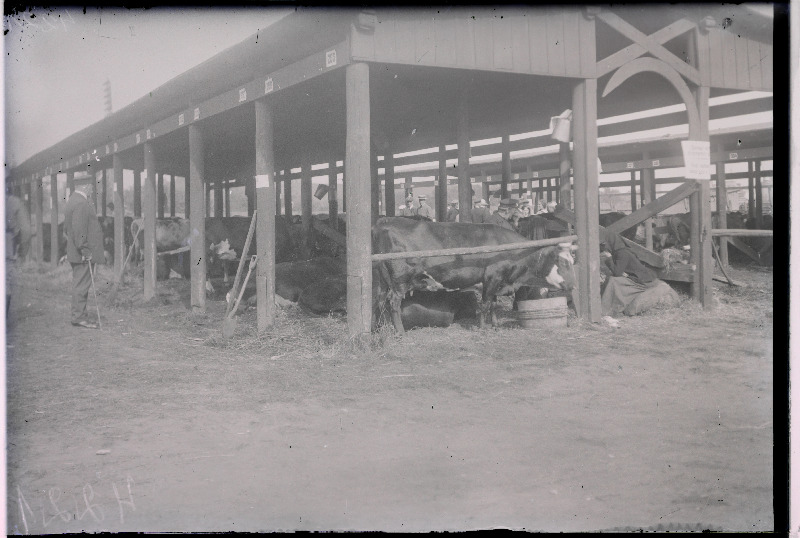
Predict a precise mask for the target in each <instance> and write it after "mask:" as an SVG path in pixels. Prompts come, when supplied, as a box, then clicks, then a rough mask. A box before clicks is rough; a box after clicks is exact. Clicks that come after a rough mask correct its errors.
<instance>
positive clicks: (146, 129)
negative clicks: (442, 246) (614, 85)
mask: <svg viewBox="0 0 800 538" xmlns="http://www.w3.org/2000/svg"><path fill="white" fill-rule="evenodd" d="M729 9H734V10H736V11H735V13H733V12H732V13H731V14H730V15H731V16H730V17H727V16H726V13H728V11H727V10H729ZM612 13H613V14H615V15H616V16H619V17H621V18H622V19H624V20H625V21H627V22H628V23H630V24H631V25H633V26H635V27H636V28H637V29H638V30H640V31H641V32H643V33H644V34H647V35H650V34H651V33H654V32H658V31H660V29H663V28H664V27H665V26H666V25H669V24H672V23H674V24H676V25H677V26H676V27H679V28H683V27H685V26H686V25H687V24H688V22H691V24H693V25H694V24H698V23H699V22H700V21H702V20H703V19H704V18H705V17H706V16H708V15H711V16H712V17H713V18H714V20H715V21H716V22H715V25H710V26H711V27H710V28H708V34H707V35H708V36H709V37H708V42H709V45H710V46H709V49H708V51H709V57H708V58H707V60H709V65H710V66H711V69H710V70H708V71H703V72H702V73H701V76H702V77H703V80H704V81H706V82H708V83H709V85H710V86H712V88H719V89H717V90H712V95H714V94H715V93H717V94H719V93H724V92H726V91H730V90H731V89H770V88H771V87H772V86H771V83H772V57H771V47H772V43H771V21H769V20H766V19H765V18H763V17H759V16H756V15H752V14H750V12H749V11H746V10H744V11H743V10H742V9H740V8H738V7H736V6H734V7H732V8H726V7H725V6H722V7H719V6H705V5H699V6H692V7H691V8H689V7H687V6H680V7H679V8H678V7H670V6H647V7H644V8H616V7H615V8H613V10H612ZM720 17H721V18H720ZM726 17H727V18H730V19H732V20H733V23H732V24H728V25H727V26H726V28H725V29H723V28H722V24H723V22H722V21H724V19H725V18H726ZM687 21H688V22H687ZM351 24H353V29H352V30H351ZM681 25H684V26H683V27H682V26H681ZM707 26H708V25H707ZM730 30H735V31H737V32H740V33H737V34H736V35H737V37H736V38H735V39H734V41H733V42H731V37H730V36H731V35H733V34H732V33H730ZM689 33H693V32H691V31H690V32H689ZM738 36H742V37H738ZM688 38H689V37H688V34H687V33H686V32H684V33H683V34H680V35H679V36H678V37H676V38H674V39H671V40H668V41H667V42H665V43H664V47H665V48H666V49H667V50H669V51H670V52H672V53H678V52H680V51H681V50H683V49H685V48H686V40H687V39H688ZM630 45H631V40H630V39H629V38H626V37H625V36H622V35H620V33H619V32H618V31H617V30H615V29H613V28H611V27H609V25H608V24H606V23H604V22H602V21H599V20H597V19H596V18H594V19H593V18H592V14H591V13H587V12H586V11H585V10H582V9H579V8H576V7H567V8H560V7H559V8H518V7H510V8H506V7H504V8H458V9H456V8H450V9H441V8H439V9H436V8H430V9H422V8H417V9H413V10H405V9H402V10H399V9H386V10H384V9H378V10H376V11H375V12H374V15H372V14H370V13H369V12H367V13H366V14H365V13H364V12H358V11H355V10H345V9H328V10H319V9H308V10H298V11H297V12H295V13H293V14H291V15H289V16H287V17H285V18H284V19H282V20H280V21H278V22H277V23H275V24H274V25H272V26H270V27H269V28H268V29H267V30H266V31H263V32H261V33H260V34H259V35H258V36H257V38H256V36H252V37H250V38H248V39H247V40H245V41H243V42H242V43H240V44H238V45H236V46H234V47H231V48H230V49H227V50H226V51H223V52H222V53H220V54H218V55H217V56H215V57H213V58H211V59H210V60H208V61H206V62H204V63H203V64H201V65H199V66H197V67H195V68H193V69H190V70H189V71H187V72H186V73H183V74H182V75H180V76H178V77H176V78H175V79H173V80H171V81H169V82H167V83H166V84H164V85H162V86H160V87H159V88H156V89H155V90H153V91H152V92H150V93H149V94H148V96H146V97H143V98H141V99H139V100H137V101H135V102H134V103H132V104H131V105H129V106H127V107H125V108H123V109H122V110H120V111H118V112H116V113H114V114H112V115H111V116H109V117H107V118H105V119H103V120H101V121H100V122H97V123H96V124H94V125H92V126H90V127H87V128H86V129H83V130H81V131H79V132H78V133H76V134H74V135H72V136H71V137H69V138H67V139H65V140H64V141H62V142H60V143H58V144H56V145H54V146H52V147H51V148H48V149H47V150H44V151H42V152H40V153H38V154H37V155H35V156H33V157H32V158H30V159H28V160H27V161H26V162H24V163H23V164H22V165H20V166H19V167H17V168H16V169H15V170H13V171H12V176H13V177H17V178H19V177H23V176H29V175H31V174H39V175H46V174H47V173H49V172H48V171H47V169H46V167H53V168H52V169H51V170H50V172H52V171H58V170H57V169H56V168H55V167H58V166H62V167H64V165H63V163H64V162H65V161H66V160H69V162H68V164H67V166H66V167H67V168H73V169H74V168H76V167H79V166H80V165H81V164H83V163H85V162H88V161H89V156H90V155H91V154H92V152H93V151H96V152H97V153H98V154H99V155H100V157H101V158H102V159H106V158H110V156H111V155H112V154H113V153H115V152H120V153H122V154H123V155H124V156H125V157H126V159H125V160H126V166H127V167H132V168H136V167H137V165H136V163H135V162H134V161H139V160H141V158H140V157H137V155H138V156H140V155H141V147H142V143H143V142H145V141H146V140H147V139H149V138H150V136H151V135H152V136H153V137H154V138H156V139H157V143H156V144H155V145H154V146H155V148H156V151H157V155H158V163H159V168H163V170H164V172H165V173H173V172H174V173H185V170H186V168H187V167H188V134H187V129H186V128H185V126H186V125H188V124H189V123H191V122H192V121H194V118H193V117H192V112H193V111H195V113H197V111H199V110H200V109H202V112H201V114H200V116H199V120H198V121H202V122H203V129H204V131H205V133H206V136H207V143H206V151H207V165H206V166H207V175H208V177H209V179H210V180H214V179H216V178H220V177H222V176H226V175H230V176H237V175H240V174H245V175H251V174H252V170H251V169H252V167H253V166H254V165H253V162H254V148H253V147H252V146H253V140H254V136H253V133H254V119H253V111H252V110H253V100H254V99H255V98H258V97H260V96H263V95H264V92H265V91H266V89H265V77H268V76H269V77H270V80H271V79H272V78H274V79H275V95H274V97H272V99H275V103H276V106H275V107H274V108H275V110H276V118H275V138H276V140H275V144H276V146H275V155H276V160H277V161H278V164H279V165H281V166H298V165H299V163H300V160H301V159H302V158H303V156H304V155H305V154H308V155H310V156H311V158H312V159H316V160H325V159H328V158H331V157H335V158H339V159H341V158H343V156H344V142H345V112H346V111H345V93H344V90H345V84H344V70H343V69H339V68H340V67H342V66H344V65H347V64H348V63H349V62H351V61H358V60H364V61H369V62H371V64H372V67H371V69H370V95H371V101H372V102H371V123H372V138H373V144H374V145H375V146H376V148H377V149H378V150H379V151H381V150H383V149H384V148H386V147H391V148H392V149H393V150H394V151H395V152H399V151H406V150H411V149H418V148H423V147H430V146H432V145H438V144H441V143H454V142H455V139H456V137H455V131H456V124H457V111H456V103H457V102H458V99H457V96H458V95H459V93H460V92H462V91H467V92H468V95H469V104H470V106H469V110H470V136H471V138H472V139H473V140H474V139H478V138H482V137H489V136H499V135H500V134H505V133H518V132H525V131H530V130H535V129H544V128H547V125H548V121H549V118H550V117H551V116H554V115H557V114H559V113H560V112H561V111H563V110H564V109H566V108H570V107H571V106H572V88H573V86H574V82H575V78H576V77H592V76H594V75H595V69H596V66H597V65H598V64H597V62H600V61H601V60H603V59H604V58H606V57H608V56H609V55H613V54H615V53H618V52H619V51H620V50H621V49H625V48H626V47H630ZM331 50H335V52H336V53H337V55H338V61H337V62H335V65H328V64H326V59H325V54H326V53H327V52H329V51H331ZM592 53H594V57H595V59H596V61H590V60H591V57H592ZM756 57H757V58H758V61H757V62H755V63H754V61H755V58H756ZM720 58H722V60H721V61H720ZM744 58H747V59H748V61H747V62H745V61H744ZM696 61H698V62H699V61H700V59H697V60H696ZM731 66H734V68H733V72H734V76H732V75H731V74H730V72H731V69H730V68H731ZM531 75H534V76H531ZM610 76H611V73H607V74H605V75H603V76H602V77H600V79H599V80H598V87H599V88H600V89H601V91H602V88H603V86H604V85H605V83H606V82H607V81H608V79H609V78H610ZM281 77H283V78H281ZM632 80H635V83H632V82H630V81H629V82H627V83H625V84H623V85H622V86H621V87H620V88H618V89H617V90H615V91H614V92H612V93H611V94H610V95H609V96H608V97H604V98H601V97H600V96H598V116H599V117H608V116H612V115H617V114H624V113H630V112H636V111H642V110H647V109H651V108H655V107H660V106H666V105H671V104H676V103H679V102H680V99H679V97H678V95H677V94H676V93H675V91H674V90H673V89H672V88H671V87H670V86H669V85H668V84H666V83H665V82H664V80H663V79H662V78H661V77H659V76H658V75H656V74H654V73H641V74H639V75H636V76H635V79H632ZM282 81H283V82H282ZM282 84H284V85H285V89H284V86H282ZM289 86H291V87H289ZM243 90H245V93H246V97H245V98H244V99H242V98H241V97H242V93H241V92H242V91H243ZM237 97H238V99H237ZM212 116H213V117H212ZM115 143H117V146H118V147H116V148H115ZM84 154H85V160H84ZM76 157H80V160H78V158H76ZM83 166H85V164H83ZM138 166H141V165H138ZM62 169H64V168H62Z"/></svg>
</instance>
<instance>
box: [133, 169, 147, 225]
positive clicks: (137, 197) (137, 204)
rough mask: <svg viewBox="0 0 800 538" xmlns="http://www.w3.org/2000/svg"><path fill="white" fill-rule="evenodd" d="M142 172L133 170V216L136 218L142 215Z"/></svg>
mask: <svg viewBox="0 0 800 538" xmlns="http://www.w3.org/2000/svg"><path fill="white" fill-rule="evenodd" d="M142 174H144V171H143V170H134V171H133V216H134V217H135V218H137V219H138V218H141V216H142Z"/></svg>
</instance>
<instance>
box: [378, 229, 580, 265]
mask: <svg viewBox="0 0 800 538" xmlns="http://www.w3.org/2000/svg"><path fill="white" fill-rule="evenodd" d="M577 239H578V236H577V235H567V236H564V237H553V238H550V239H538V240H536V241H520V242H518V243H506V244H505V245H491V246H485V247H459V248H446V249H442V250H414V251H411V252H387V253H384V254H373V255H372V261H373V262H382V261H387V260H402V259H406V258H434V257H438V256H464V255H468V254H491V253H495V252H504V251H507V250H521V249H525V248H539V247H548V246H551V245H558V244H560V243H572V242H573V241H576V240H577Z"/></svg>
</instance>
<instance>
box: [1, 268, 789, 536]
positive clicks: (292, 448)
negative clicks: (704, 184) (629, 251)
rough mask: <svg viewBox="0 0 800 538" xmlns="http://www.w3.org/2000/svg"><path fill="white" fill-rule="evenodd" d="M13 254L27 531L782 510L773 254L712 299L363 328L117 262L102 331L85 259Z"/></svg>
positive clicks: (630, 519) (433, 526) (689, 521)
mask: <svg viewBox="0 0 800 538" xmlns="http://www.w3.org/2000/svg"><path fill="white" fill-rule="evenodd" d="M9 275H10V281H11V286H10V290H11V308H10V316H9V320H8V326H7V345H6V352H7V357H6V360H7V364H6V368H7V370H6V371H7V400H8V403H7V432H8V436H7V443H8V445H7V450H8V452H7V456H8V481H7V488H8V499H7V504H6V509H7V518H8V533H9V534H18V533H33V534H41V533H62V532H80V531H89V532H94V531H101V530H108V531H114V532H116V531H125V530H127V531H272V530H383V531H427V530H451V531H456V530H471V529H491V528H511V529H520V530H522V529H525V530H530V531H537V530H541V531H596V530H638V529H644V530H703V529H712V530H725V531H729V530H730V531H764V530H772V529H773V526H774V519H773V517H774V513H773V456H772V454H773V439H774V433H773V428H774V425H773V366H772V364H773V351H772V341H773V280H772V272H771V270H768V269H762V268H739V269H733V270H732V276H733V277H734V278H735V279H737V280H740V281H742V282H744V283H746V284H747V287H742V288H730V287H728V286H727V285H725V284H720V283H718V282H715V283H714V285H715V297H716V299H717V300H718V301H719V305H718V308H717V309H716V310H715V311H714V312H712V313H708V312H704V311H702V310H701V309H700V308H699V307H698V306H697V305H696V304H694V303H692V302H691V301H689V300H688V299H686V300H684V302H683V303H682V305H681V306H680V307H678V308H673V309H669V310H666V309H661V310H658V311H655V312H650V313H647V314H645V315H642V316H638V317H635V318H624V319H622V320H621V326H620V327H619V328H616V329H615V328H612V327H609V326H607V325H592V324H589V323H586V322H581V321H580V320H578V319H576V318H574V317H571V318H570V320H569V322H570V325H569V327H567V328H564V329H549V330H546V331H537V330H530V329H520V328H518V327H517V324H516V322H515V321H514V318H513V315H512V313H511V312H510V311H506V312H505V315H504V316H503V320H504V325H503V327H501V328H499V329H497V330H479V329H477V328H476V327H475V326H474V325H472V324H463V325H454V326H452V327H450V328H448V329H422V330H413V331H410V332H408V333H407V334H406V335H405V336H404V337H397V336H394V335H393V334H391V333H390V332H388V331H382V332H380V333H378V334H376V335H375V337H374V339H373V342H372V344H371V345H370V346H368V347H360V348H359V347H358V346H354V345H353V344H351V343H349V342H348V341H347V339H346V323H345V320H343V319H342V318H333V317H311V316H308V315H306V314H304V313H303V312H302V311H301V310H299V308H298V307H296V306H288V307H284V308H280V309H279V311H278V322H277V324H276V326H275V328H273V329H271V330H270V331H269V332H268V333H267V334H266V335H264V336H261V337H259V336H257V335H256V330H255V311H253V310H250V311H248V312H246V313H244V314H243V315H242V316H240V317H239V322H238V328H237V332H236V335H235V338H234V339H233V340H223V339H222V336H221V319H222V315H223V309H224V302H223V301H221V300H217V301H210V302H209V308H208V312H207V313H206V314H203V315H193V314H191V313H190V311H189V310H188V309H187V304H188V296H189V285H188V283H187V282H185V281H169V282H166V283H159V294H158V296H157V298H156V299H154V300H153V301H151V302H150V303H149V304H145V303H143V302H142V299H141V290H140V286H141V282H139V283H138V285H137V284H136V283H135V282H134V283H133V284H131V285H130V286H124V287H123V288H122V289H121V290H120V293H119V294H118V296H117V298H116V301H115V302H114V303H113V304H112V303H110V301H109V287H110V286H109V284H108V282H107V279H108V278H110V275H111V271H110V270H109V269H107V268H101V271H100V273H99V282H98V287H99V290H100V309H101V315H102V322H103V327H102V330H99V331H92V330H86V329H79V328H75V327H72V326H71V325H70V324H69V323H68V321H69V315H68V310H69V274H68V271H67V269H66V268H64V267H60V268H58V269H56V270H54V271H50V272H47V271H45V270H40V269H37V268H36V267H35V266H27V267H11V268H10V269H9ZM505 305H506V307H507V306H508V303H505ZM90 306H91V307H93V306H94V303H93V300H92V299H91V297H90ZM781 382H782V381H781Z"/></svg>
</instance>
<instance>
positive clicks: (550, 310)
mask: <svg viewBox="0 0 800 538" xmlns="http://www.w3.org/2000/svg"><path fill="white" fill-rule="evenodd" d="M517 320H519V324H520V325H522V326H523V327H524V328H526V329H551V328H558V327H566V326H567V298H566V297H551V298H549V299H534V300H532V301H520V302H518V303H517Z"/></svg>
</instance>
